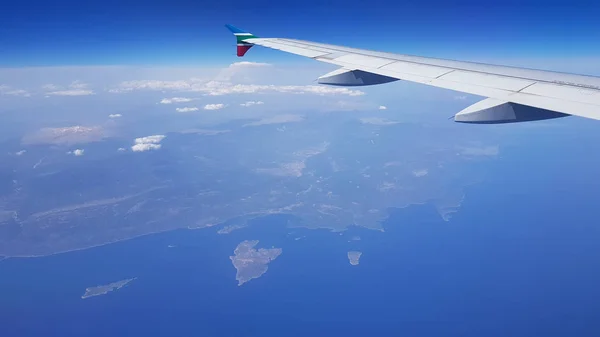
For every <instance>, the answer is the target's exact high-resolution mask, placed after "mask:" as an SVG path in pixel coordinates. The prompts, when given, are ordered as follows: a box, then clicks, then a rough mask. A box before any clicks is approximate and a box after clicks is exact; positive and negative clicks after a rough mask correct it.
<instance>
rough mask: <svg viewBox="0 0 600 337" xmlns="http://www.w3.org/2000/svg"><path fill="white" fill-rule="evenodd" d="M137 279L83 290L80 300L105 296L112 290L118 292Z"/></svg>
mask: <svg viewBox="0 0 600 337" xmlns="http://www.w3.org/2000/svg"><path fill="white" fill-rule="evenodd" d="M136 278H137V277H134V278H130V279H126V280H121V281H117V282H113V283H109V284H107V285H103V286H96V287H90V288H86V289H85V294H83V296H81V298H82V299H86V298H88V297H93V296H100V295H106V294H108V293H109V292H111V291H113V290H119V289H121V288H123V287H124V286H126V285H127V284H128V283H129V282H131V281H133V280H135V279H136Z"/></svg>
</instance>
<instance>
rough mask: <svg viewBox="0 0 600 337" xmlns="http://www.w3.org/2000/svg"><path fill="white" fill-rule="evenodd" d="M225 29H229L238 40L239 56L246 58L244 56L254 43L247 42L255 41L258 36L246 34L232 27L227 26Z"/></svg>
mask: <svg viewBox="0 0 600 337" xmlns="http://www.w3.org/2000/svg"><path fill="white" fill-rule="evenodd" d="M225 27H227V29H229V30H230V31H231V32H232V33H233V35H235V38H236V39H237V56H238V57H242V56H244V54H246V52H247V51H248V50H249V49H250V48H252V46H253V44H252V43H248V42H245V40H247V39H254V38H256V36H254V35H252V34H251V33H248V32H244V31H243V30H241V29H239V28H237V27H234V26H232V25H225Z"/></svg>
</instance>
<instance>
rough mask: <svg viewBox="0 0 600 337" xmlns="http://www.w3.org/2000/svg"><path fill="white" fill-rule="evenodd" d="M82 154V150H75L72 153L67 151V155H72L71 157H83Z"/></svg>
mask: <svg viewBox="0 0 600 337" xmlns="http://www.w3.org/2000/svg"><path fill="white" fill-rule="evenodd" d="M84 152H85V150H84V149H75V150H73V151H69V152H67V154H72V155H74V156H76V157H79V156H83V153H84Z"/></svg>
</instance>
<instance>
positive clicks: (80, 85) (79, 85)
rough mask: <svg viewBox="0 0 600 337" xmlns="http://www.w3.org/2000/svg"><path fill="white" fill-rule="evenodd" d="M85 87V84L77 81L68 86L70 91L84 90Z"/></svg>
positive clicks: (86, 85)
mask: <svg viewBox="0 0 600 337" xmlns="http://www.w3.org/2000/svg"><path fill="white" fill-rule="evenodd" d="M87 87H88V84H87V83H83V82H81V81H79V80H76V81H73V82H71V84H70V85H69V88H70V89H86V88H87Z"/></svg>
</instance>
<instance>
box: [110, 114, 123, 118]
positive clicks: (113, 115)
mask: <svg viewBox="0 0 600 337" xmlns="http://www.w3.org/2000/svg"><path fill="white" fill-rule="evenodd" d="M120 117H123V115H121V114H110V115H108V118H120Z"/></svg>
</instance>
